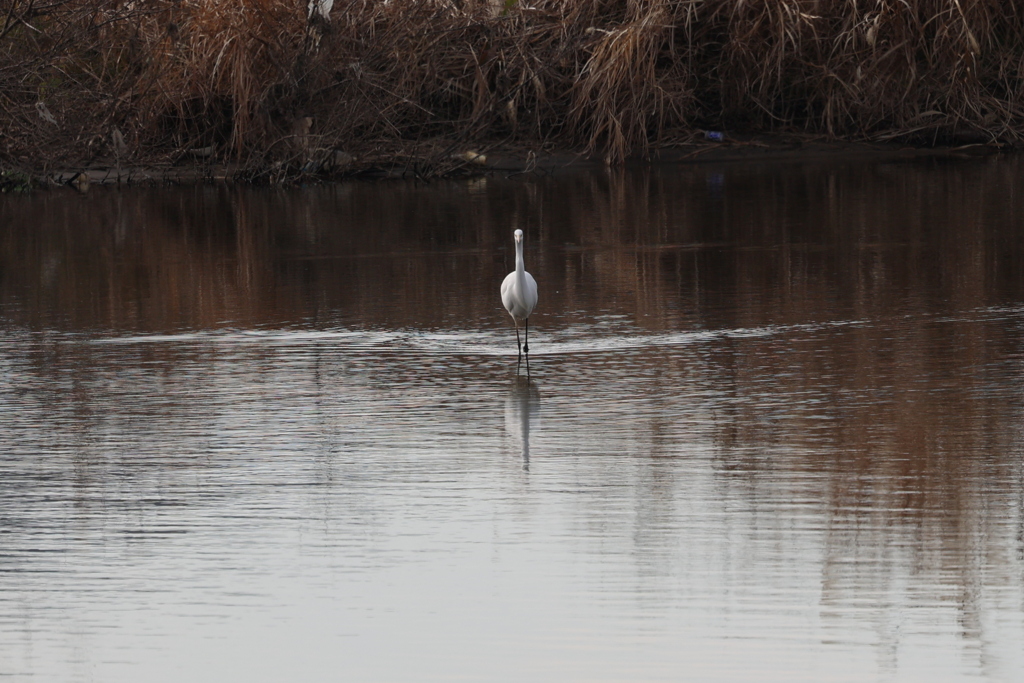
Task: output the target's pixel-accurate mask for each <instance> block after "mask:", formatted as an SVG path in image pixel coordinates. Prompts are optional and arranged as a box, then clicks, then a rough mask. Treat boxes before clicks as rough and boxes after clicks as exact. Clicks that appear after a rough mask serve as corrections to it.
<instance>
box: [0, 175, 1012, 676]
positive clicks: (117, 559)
mask: <svg viewBox="0 0 1024 683" xmlns="http://www.w3.org/2000/svg"><path fill="white" fill-rule="evenodd" d="M517 228H519V229H522V230H523V231H524V232H525V233H526V265H527V269H528V270H529V271H531V272H532V273H533V275H534V276H535V278H536V280H537V282H538V283H539V287H540V303H539V305H538V307H537V309H536V311H535V313H534V315H533V316H532V317H531V319H530V323H531V325H530V342H531V343H530V347H531V354H530V366H529V380H527V378H526V368H525V366H524V367H522V368H520V374H519V375H518V376H517V364H516V346H515V334H514V328H513V326H512V321H511V319H510V318H509V317H508V315H507V314H506V313H505V311H504V309H503V308H502V306H501V302H500V299H499V296H498V288H499V285H500V283H501V280H502V278H503V277H504V276H505V274H506V273H507V272H508V271H509V270H511V268H512V267H513V265H514V251H513V248H512V247H513V245H512V239H511V235H512V231H513V230H514V229H517ZM1022 379H1024V162H1022V160H1021V159H1018V158H1013V157H1010V158H989V159H961V160H948V159H947V160H942V161H935V160H932V161H915V162H909V161H904V162H886V163H880V162H877V161H876V162H845V163H840V162H830V163H825V162H822V163H802V164H795V163H794V164H782V163H776V164H733V165H721V166H716V165H700V166H682V167H679V166H676V167H660V168H659V167H655V168H649V169H634V170H629V171H616V172H605V171H600V172H593V173H591V172H572V173H568V172H567V173H563V174H555V175H551V176H519V177H514V178H499V177H490V178H478V179H473V180H467V181H452V182H436V183H431V184H423V183H398V182H387V183H362V184H360V183H355V184H338V185H330V186H319V187H309V188H298V189H287V190H282V189H245V188H235V187H226V186H214V187H194V188H160V189H131V190H122V191H112V190H107V191H104V190H102V189H100V190H95V189H94V190H93V191H90V192H89V193H88V194H86V195H84V196H79V195H75V194H71V193H70V192H63V191H54V192H41V193H36V194H34V195H32V196H28V197H0V674H2V675H3V676H4V680H31V681H104V682H106V681H126V682H127V681H133V682H137V681H227V680H236V681H247V682H260V681H267V682H270V681H283V680H294V681H338V680H346V681H370V682H376V681H453V680H467V681H558V682H567V681H640V680H643V681H679V680H694V681H753V680H756V681H779V682H783V681H784V682H787V683H788V682H792V681H817V682H820V681H866V680H885V681H929V682H934V681H961V680H983V681H1010V680H1019V678H1018V676H1019V675H1020V674H1021V672H1022V671H1024V645H1022V643H1024V464H1022V456H1024V439H1022V437H1024V391H1022Z"/></svg>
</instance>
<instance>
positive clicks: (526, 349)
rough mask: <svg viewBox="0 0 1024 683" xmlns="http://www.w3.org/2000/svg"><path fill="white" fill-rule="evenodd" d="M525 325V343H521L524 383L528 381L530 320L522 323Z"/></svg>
mask: <svg viewBox="0 0 1024 683" xmlns="http://www.w3.org/2000/svg"><path fill="white" fill-rule="evenodd" d="M523 322H524V323H525V324H526V337H525V339H526V341H524V342H523V355H525V356H526V381H527V383H529V381H530V346H529V344H530V319H529V318H527V319H526V320H525V321H523Z"/></svg>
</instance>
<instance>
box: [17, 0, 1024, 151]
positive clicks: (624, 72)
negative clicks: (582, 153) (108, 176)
mask: <svg viewBox="0 0 1024 683" xmlns="http://www.w3.org/2000/svg"><path fill="white" fill-rule="evenodd" d="M1020 4H1021V3H1018V2H1016V1H1014V0H1010V1H999V2H997V1H996V0H862V1H858V2H853V1H852V0H851V1H849V2H830V1H828V0H534V1H530V0H520V1H518V2H504V0H389V1H388V2H383V1H382V0H336V2H335V3H334V8H333V11H332V14H331V21H330V22H322V21H319V22H312V23H310V22H308V21H307V16H306V14H307V10H306V6H307V5H306V2H305V0H287V1H286V0H113V1H111V0H10V4H9V5H8V7H7V10H6V12H5V13H4V17H3V18H0V121H2V129H0V160H2V163H3V164H5V165H7V166H22V167H26V166H33V165H34V166H36V167H38V166H39V164H40V163H41V161H40V160H46V161H48V162H50V163H62V164H67V163H85V162H88V161H92V160H96V159H97V158H108V157H110V156H111V155H113V154H114V153H115V151H116V150H115V149H114V144H113V141H114V140H116V139H117V138H116V136H115V134H114V130H115V129H116V130H118V131H120V132H122V133H123V139H124V141H125V143H124V145H123V146H122V147H120V149H121V152H122V153H123V154H124V155H126V156H127V157H129V158H130V159H136V160H138V159H142V160H153V159H155V158H160V157H165V158H175V159H176V158H186V159H198V158H202V159H209V158H215V159H220V160H228V159H230V160H237V161H242V162H244V163H248V164H250V165H251V166H252V167H254V168H259V167H268V166H269V165H272V164H275V163H283V164H285V165H290V166H295V167H301V166H302V165H303V164H307V163H309V162H311V161H312V162H314V164H318V163H319V162H320V161H322V160H324V159H326V158H328V156H329V155H330V154H331V151H332V150H334V149H345V150H347V151H349V152H351V153H353V154H356V155H358V156H360V157H361V158H363V159H364V160H372V159H374V158H375V155H379V156H384V155H385V154H386V156H388V157H391V158H394V157H402V156H403V155H405V156H406V157H408V158H409V159H417V158H418V159H420V160H423V159H424V157H429V159H428V161H429V163H428V166H431V168H433V169H435V170H436V169H443V168H445V161H444V160H446V159H450V158H451V157H452V154H453V153H454V152H455V151H459V150H462V149H465V148H466V147H467V146H468V145H477V144H479V143H480V142H481V141H486V140H507V141H517V142H523V143H529V144H533V145H544V144H557V145H564V146H571V147H575V148H580V149H585V150H588V151H591V152H594V153H599V154H602V155H604V156H605V157H606V158H607V160H608V161H609V162H610V163H616V162H619V161H621V160H622V159H624V158H625V157H627V156H629V155H631V154H638V153H640V154H642V153H644V152H645V151H647V150H648V149H650V148H651V147H652V146H657V145H662V144H666V143H671V142H672V141H674V140H680V139H685V138H687V137H689V136H691V135H692V134H693V131H694V130H695V129H697V128H732V129H738V128H743V129H746V130H748V131H770V130H775V131H780V130H783V131H803V132H811V133H817V134H823V135H828V136H832V137H850V138H857V139H865V138H869V139H891V138H902V139H907V140H912V141H917V142H922V143H923V142H936V141H945V140H948V139H951V138H952V137H953V136H957V135H963V134H970V133H973V134H975V135H977V136H979V137H980V138H981V139H991V140H997V139H998V140H1003V141H1011V142H1016V141H1019V140H1020V139H1021V138H1022V135H1024V100H1022V97H1024V8H1022V7H1021V6H1020ZM40 103H41V104H40ZM45 112H48V113H49V117H48V116H46V114H45Z"/></svg>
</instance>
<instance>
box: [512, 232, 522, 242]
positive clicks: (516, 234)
mask: <svg viewBox="0 0 1024 683" xmlns="http://www.w3.org/2000/svg"><path fill="white" fill-rule="evenodd" d="M512 235H513V236H514V237H515V239H516V244H519V243H520V242H522V241H523V231H522V230H516V231H515V232H514V233H512Z"/></svg>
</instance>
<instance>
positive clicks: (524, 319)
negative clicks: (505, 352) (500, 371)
mask: <svg viewBox="0 0 1024 683" xmlns="http://www.w3.org/2000/svg"><path fill="white" fill-rule="evenodd" d="M513 237H514V239H515V241H516V269H515V270H513V271H512V272H511V273H509V274H508V275H506V276H505V280H504V281H503V282H502V283H501V303H503V304H505V310H507V311H508V314H509V315H511V316H512V320H513V321H515V324H516V350H517V352H518V353H519V354H520V360H522V358H521V355H522V354H524V353H525V354H527V356H526V374H527V376H529V374H530V356H529V353H530V314H531V313H533V308H534V306H536V305H537V281H536V280H534V279H533V276H532V275H530V274H529V273H527V272H526V264H525V263H523V231H522V230H516V231H515V232H514V233H513ZM519 323H522V324H523V325H524V326H525V328H526V330H525V334H526V337H525V340H524V341H523V346H522V348H521V349H520V348H519ZM517 372H518V370H517Z"/></svg>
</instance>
